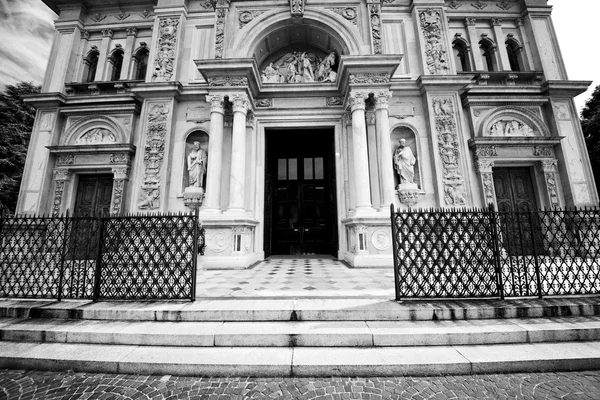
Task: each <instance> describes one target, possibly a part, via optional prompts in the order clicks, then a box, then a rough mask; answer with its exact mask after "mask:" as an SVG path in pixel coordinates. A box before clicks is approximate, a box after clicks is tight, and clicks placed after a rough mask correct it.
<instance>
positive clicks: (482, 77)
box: [477, 74, 491, 86]
mask: <svg viewBox="0 0 600 400" xmlns="http://www.w3.org/2000/svg"><path fill="white" fill-rule="evenodd" d="M490 77H491V76H490V74H479V76H477V84H478V85H480V86H486V85H487V84H488V80H489V79H490Z"/></svg>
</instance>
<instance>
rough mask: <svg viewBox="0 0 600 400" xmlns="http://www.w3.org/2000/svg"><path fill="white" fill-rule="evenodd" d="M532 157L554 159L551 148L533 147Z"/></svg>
mask: <svg viewBox="0 0 600 400" xmlns="http://www.w3.org/2000/svg"><path fill="white" fill-rule="evenodd" d="M533 155H534V156H536V157H554V149H553V148H552V146H539V145H537V146H534V147H533Z"/></svg>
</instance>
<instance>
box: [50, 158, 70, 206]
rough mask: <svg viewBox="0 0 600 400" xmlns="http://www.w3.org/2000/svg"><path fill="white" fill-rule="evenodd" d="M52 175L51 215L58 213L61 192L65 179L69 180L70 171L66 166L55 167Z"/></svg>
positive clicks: (65, 182) (62, 192) (62, 191)
mask: <svg viewBox="0 0 600 400" xmlns="http://www.w3.org/2000/svg"><path fill="white" fill-rule="evenodd" d="M52 172H53V175H54V199H53V200H52V215H53V216H57V215H59V214H60V206H61V204H62V199H63V194H64V191H65V186H66V184H67V181H70V180H71V176H72V173H71V171H69V170H68V169H67V168H55V169H54V171H52Z"/></svg>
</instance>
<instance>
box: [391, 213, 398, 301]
mask: <svg viewBox="0 0 600 400" xmlns="http://www.w3.org/2000/svg"><path fill="white" fill-rule="evenodd" d="M394 214H395V211H394V203H391V204H390V219H391V223H392V251H393V254H394V256H393V257H394V282H395V285H394V289H395V292H396V301H400V276H399V275H400V266H399V265H398V250H399V249H398V241H397V237H396V235H398V227H397V226H396V219H395V218H394Z"/></svg>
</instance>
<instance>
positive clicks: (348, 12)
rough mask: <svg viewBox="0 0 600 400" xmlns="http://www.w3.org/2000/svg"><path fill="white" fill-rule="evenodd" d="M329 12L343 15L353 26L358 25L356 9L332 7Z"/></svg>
mask: <svg viewBox="0 0 600 400" xmlns="http://www.w3.org/2000/svg"><path fill="white" fill-rule="evenodd" d="M328 10H331V11H333V12H334V13H336V14H338V15H341V16H342V17H343V18H345V19H346V20H348V21H350V22H351V23H352V24H353V25H358V19H357V17H358V11H357V9H356V7H330V8H328Z"/></svg>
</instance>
